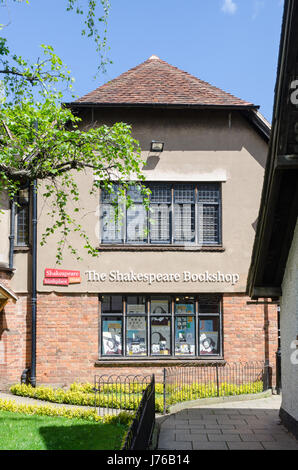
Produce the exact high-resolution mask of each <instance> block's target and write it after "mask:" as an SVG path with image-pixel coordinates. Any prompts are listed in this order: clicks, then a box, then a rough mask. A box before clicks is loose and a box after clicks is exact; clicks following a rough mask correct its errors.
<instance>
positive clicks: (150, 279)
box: [85, 271, 240, 286]
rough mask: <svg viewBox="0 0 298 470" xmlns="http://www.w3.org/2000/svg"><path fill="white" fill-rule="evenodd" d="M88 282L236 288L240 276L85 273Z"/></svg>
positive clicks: (206, 272) (185, 272) (219, 273)
mask: <svg viewBox="0 0 298 470" xmlns="http://www.w3.org/2000/svg"><path fill="white" fill-rule="evenodd" d="M85 275H86V276H87V282H120V283H121V282H123V283H141V282H143V283H146V284H148V285H149V286H151V285H152V284H155V283H172V282H185V283H196V282H198V283H215V282H221V283H226V284H231V285H232V286H234V285H235V284H237V283H238V282H239V280H240V275H239V274H236V273H221V272H220V271H217V272H215V273H209V271H205V272H203V273H191V272H189V271H183V272H182V273H136V272H134V271H129V272H125V273H123V272H120V271H110V272H108V273H105V272H97V271H85Z"/></svg>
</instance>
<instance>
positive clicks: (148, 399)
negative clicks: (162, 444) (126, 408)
mask: <svg viewBox="0 0 298 470" xmlns="http://www.w3.org/2000/svg"><path fill="white" fill-rule="evenodd" d="M154 426H155V378H154V375H153V376H152V378H151V382H150V384H149V385H148V386H147V387H146V389H145V390H144V391H143V396H142V399H141V402H140V404H139V407H138V409H137V412H136V414H135V418H134V420H133V422H132V425H131V427H130V429H129V431H128V433H127V436H126V439H125V443H124V445H123V447H122V449H121V450H147V449H148V448H149V446H150V442H151V439H152V435H153V430H154Z"/></svg>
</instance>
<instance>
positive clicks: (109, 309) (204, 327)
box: [101, 294, 222, 359]
mask: <svg viewBox="0 0 298 470" xmlns="http://www.w3.org/2000/svg"><path fill="white" fill-rule="evenodd" d="M101 312H102V315H101V325H102V326H101V331H102V334H101V355H102V356H104V357H111V356H117V357H127V358H131V359H133V358H138V357H153V358H158V357H160V358H161V357H164V356H167V357H169V356H170V357H173V358H174V357H179V358H185V359H187V358H189V359H191V358H194V357H198V358H207V357H216V356H217V357H220V356H222V334H221V331H222V311H221V297H220V296H219V295H203V294H202V295H197V296H194V295H189V296H186V295H182V296H169V295H153V296H142V295H128V296H125V295H103V296H102V297H101Z"/></svg>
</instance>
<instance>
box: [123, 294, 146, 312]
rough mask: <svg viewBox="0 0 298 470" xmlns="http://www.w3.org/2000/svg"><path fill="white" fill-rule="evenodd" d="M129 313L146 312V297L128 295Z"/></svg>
mask: <svg viewBox="0 0 298 470" xmlns="http://www.w3.org/2000/svg"><path fill="white" fill-rule="evenodd" d="M127 313H128V314H135V313H144V314H145V313H146V297H142V296H131V295H130V296H128V297H127Z"/></svg>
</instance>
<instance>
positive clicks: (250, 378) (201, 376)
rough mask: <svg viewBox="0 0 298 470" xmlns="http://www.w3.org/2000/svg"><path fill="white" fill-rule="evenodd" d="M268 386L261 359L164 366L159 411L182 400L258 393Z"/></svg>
mask: <svg viewBox="0 0 298 470" xmlns="http://www.w3.org/2000/svg"><path fill="white" fill-rule="evenodd" d="M270 386H271V379H270V366H269V364H268V363H265V364H264V363H263V362H247V363H240V362H238V363H227V364H224V365H221V364H218V363H215V364H210V363H209V364H208V363H206V364H199V365H193V366H192V365H191V364H187V365H185V366H177V367H169V368H166V369H164V378H163V402H164V409H163V412H164V414H165V413H166V412H167V411H168V408H169V406H171V405H174V404H175V403H180V402H183V401H192V400H197V399H200V398H211V397H223V396H229V395H243V394H250V393H258V392H262V391H264V390H267V389H269V388H270Z"/></svg>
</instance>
